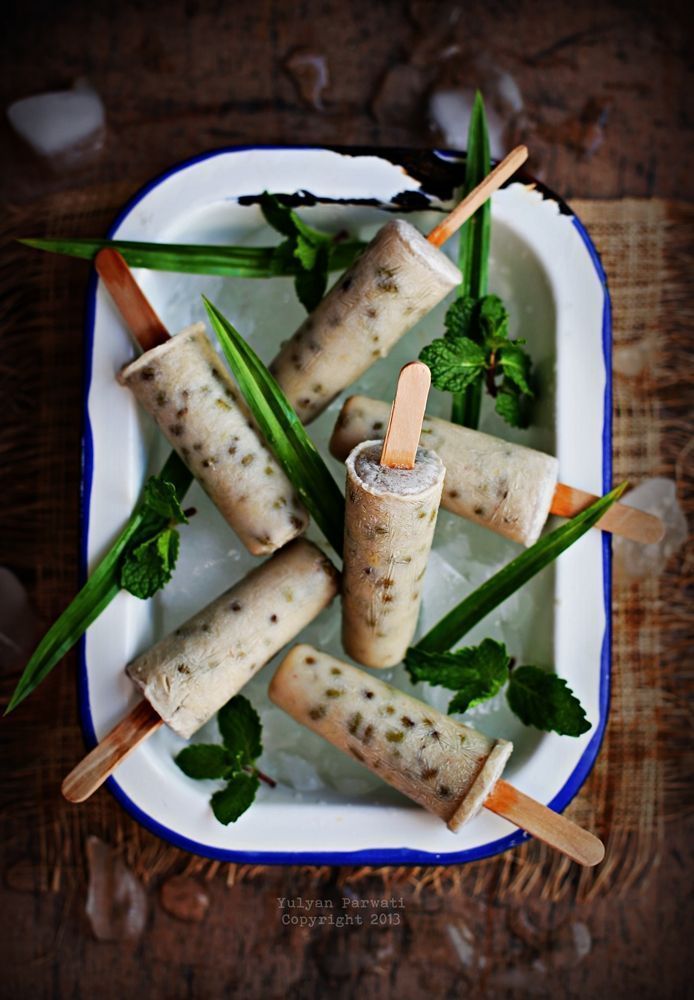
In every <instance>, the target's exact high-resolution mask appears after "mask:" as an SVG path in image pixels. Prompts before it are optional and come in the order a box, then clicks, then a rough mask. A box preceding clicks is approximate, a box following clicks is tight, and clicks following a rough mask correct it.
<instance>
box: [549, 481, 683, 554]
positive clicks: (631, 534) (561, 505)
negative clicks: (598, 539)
mask: <svg viewBox="0 0 694 1000" xmlns="http://www.w3.org/2000/svg"><path fill="white" fill-rule="evenodd" d="M597 499H598V497H596V496H594V495H593V494H592V493H587V492H586V491H585V490H577V489H575V488H574V487H573V486H565V485H564V483H558V484H557V488H556V490H555V491H554V497H553V498H552V506H551V507H550V508H549V510H550V513H551V514H558V515H559V516H560V517H574V515H575V514H580V513H581V511H583V510H585V509H586V507H590V505H591V504H592V503H595V501H596V500H597ZM595 527H596V528H598V529H599V530H600V531H610V532H611V533H612V534H613V535H621V536H622V538H629V539H631V540H632V541H633V542H641V543H642V544H643V545H654V544H655V543H656V542H659V541H660V540H661V539H662V537H663V535H664V534H665V525H664V524H663V522H662V521H661V520H660V518H659V517H656V516H655V514H648V513H647V512H646V511H644V510H638V509H637V508H636V507H630V506H629V505H628V504H626V503H619V502H618V503H615V504H613V505H612V507H610V509H609V510H608V511H607V513H606V514H603V516H602V517H601V518H600V520H599V521H598V523H597V524H596V525H595Z"/></svg>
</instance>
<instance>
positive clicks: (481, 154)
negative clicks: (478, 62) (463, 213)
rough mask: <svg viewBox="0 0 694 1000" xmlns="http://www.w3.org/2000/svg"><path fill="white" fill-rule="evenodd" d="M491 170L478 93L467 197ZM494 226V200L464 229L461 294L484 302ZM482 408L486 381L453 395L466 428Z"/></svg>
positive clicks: (456, 419)
mask: <svg viewBox="0 0 694 1000" xmlns="http://www.w3.org/2000/svg"><path fill="white" fill-rule="evenodd" d="M490 169H491V158H490V155H489V132H488V129H487V118H486V115H485V113H484V101H483V100H482V95H481V94H480V92H479V91H478V92H477V94H476V95H475V102H474V104H473V106H472V115H471V116H470V126H469V129H468V137H467V158H466V161H465V189H464V194H469V192H470V191H472V189H473V188H474V187H477V185H478V184H480V183H481V182H482V181H483V180H484V178H485V177H486V176H487V174H488V173H489V171H490ZM491 227H492V206H491V201H490V200H489V199H487V201H485V203H484V205H482V207H481V208H478V209H477V211H476V212H475V214H474V215H473V216H472V218H471V219H468V221H467V222H466V223H465V225H464V226H463V227H462V229H461V230H460V243H459V248H458V267H459V268H460V270H461V271H462V274H463V280H462V282H461V284H460V286H459V288H458V295H461V296H470V297H471V298H474V299H480V298H482V296H483V295H486V294H487V276H488V271H489V243H490V239H491ZM481 405H482V381H481V380H478V381H477V382H476V383H474V384H473V385H470V386H468V387H467V388H466V389H464V390H463V392H460V393H456V394H455V395H454V396H453V406H452V411H451V420H452V421H453V423H455V424H462V425H463V426H464V427H472V428H476V427H477V425H478V424H479V420H480V408H481Z"/></svg>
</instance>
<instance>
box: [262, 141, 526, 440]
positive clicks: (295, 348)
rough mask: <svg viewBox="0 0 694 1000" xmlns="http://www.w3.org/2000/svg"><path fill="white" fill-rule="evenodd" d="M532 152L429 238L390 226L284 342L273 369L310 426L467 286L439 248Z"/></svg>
mask: <svg viewBox="0 0 694 1000" xmlns="http://www.w3.org/2000/svg"><path fill="white" fill-rule="evenodd" d="M527 156H528V151H527V149H526V148H525V146H518V147H517V148H516V149H514V150H513V151H512V152H511V153H509V155H508V156H507V157H506V158H505V159H504V160H502V162H501V163H500V164H499V165H498V166H497V167H495V169H494V170H493V171H492V172H491V173H490V174H489V176H488V177H486V178H485V180H484V181H483V182H482V184H480V185H479V186H478V187H477V188H475V189H474V191H472V192H470V194H469V195H468V196H467V197H466V198H465V199H464V200H463V201H461V202H460V204H459V205H457V206H456V208H455V210H454V211H453V212H451V213H450V215H448V216H447V217H446V219H444V220H443V221H442V222H441V223H440V224H439V225H438V226H436V228H435V229H434V230H432V232H431V233H430V234H429V236H428V237H425V236H423V235H422V234H421V233H420V232H419V231H418V230H417V229H415V227H414V226H412V225H410V223H408V222H405V221H403V220H401V219H395V220H393V221H391V222H388V223H386V224H385V225H384V226H383V227H382V229H381V230H380V231H379V232H378V233H377V234H376V236H375V237H374V238H373V240H372V241H371V243H370V244H369V245H368V247H367V248H366V250H365V251H364V252H363V254H362V255H361V256H360V257H359V258H358V259H357V260H355V261H354V263H353V264H352V265H351V267H350V268H348V270H347V271H346V272H345V274H344V275H343V276H342V277H341V278H340V279H339V280H338V281H337V282H336V283H335V284H334V285H333V287H332V288H331V289H330V291H329V292H328V294H327V295H326V296H325V298H324V299H323V300H322V302H321V303H320V304H319V305H318V306H317V307H316V309H314V311H313V312H312V313H311V315H310V316H308V317H307V318H306V319H305V320H304V322H303V323H302V325H301V326H300V327H299V329H298V330H297V331H296V333H295V334H294V336H293V337H291V338H290V339H289V340H288V341H287V342H286V343H285V344H284V345H283V346H282V348H281V350H280V352H279V354H278V355H277V357H276V358H275V360H274V361H273V362H272V364H271V366H270V370H271V372H272V374H273V375H274V376H275V378H276V379H277V381H278V382H279V384H280V386H281V387H282V389H283V390H284V393H285V395H286V396H287V398H288V399H289V401H290V403H291V404H292V405H293V407H294V408H295V410H296V412H297V413H298V415H299V417H300V418H301V419H302V420H303V421H304V423H309V422H310V421H311V420H313V419H315V418H316V417H317V416H318V415H319V414H320V413H322V411H323V410H324V409H325V407H326V406H328V404H329V403H330V402H331V401H332V400H333V399H334V398H335V396H337V395H338V394H339V393H340V392H342V390H343V389H345V388H346V387H347V386H349V385H351V384H352V382H354V381H355V380H356V379H357V378H359V376H360V375H362V374H363V373H364V372H365V371H366V369H367V368H369V367H370V366H371V365H372V364H373V363H374V362H375V361H377V360H378V359H379V358H383V357H385V356H386V355H387V354H388V352H389V351H390V350H391V348H392V347H393V345H394V344H395V343H396V342H397V341H398V340H399V339H400V338H401V337H402V336H403V335H404V334H405V333H407V331H408V330H410V329H411V328H412V327H413V326H414V325H415V323H417V322H418V321H419V320H420V319H421V318H422V317H423V316H425V315H426V313H428V312H430V311H431V310H432V309H433V308H434V306H436V305H438V303H439V302H441V300H442V299H443V298H445V296H446V295H447V294H448V293H449V292H450V291H452V289H454V288H455V287H456V285H459V284H460V282H461V280H462V276H461V273H460V271H459V270H458V268H457V267H456V266H455V265H454V264H453V263H452V262H451V260H450V259H449V258H448V257H447V256H446V255H445V254H444V253H443V252H442V251H441V250H439V249H438V248H439V246H440V245H441V244H442V243H443V242H444V241H445V240H447V239H448V238H449V237H450V236H451V235H452V234H453V233H454V232H455V231H456V229H458V228H459V227H460V226H462V225H463V223H464V222H465V221H466V220H467V219H468V218H470V216H471V215H473V214H474V212H475V211H476V210H477V209H478V208H479V207H480V205H481V204H483V203H484V202H485V201H486V199H487V198H488V197H489V196H490V195H491V194H492V193H493V191H495V190H496V189H497V188H499V187H501V185H502V184H503V183H504V182H505V181H506V180H508V178H509V177H510V176H511V175H512V174H514V173H515V172H516V170H518V168H519V167H520V166H521V165H522V164H523V163H524V162H525V160H526V159H527Z"/></svg>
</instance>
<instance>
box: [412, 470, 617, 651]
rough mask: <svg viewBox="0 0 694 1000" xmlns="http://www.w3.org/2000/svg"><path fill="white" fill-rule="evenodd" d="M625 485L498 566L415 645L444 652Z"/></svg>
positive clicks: (581, 530) (582, 532)
mask: <svg viewBox="0 0 694 1000" xmlns="http://www.w3.org/2000/svg"><path fill="white" fill-rule="evenodd" d="M626 486H627V484H626V483H622V484H621V485H619V486H617V487H615V489H613V490H612V491H611V492H610V493H606V494H605V496H604V497H600V499H599V500H596V501H595V503H593V504H591V506H590V507H588V508H587V509H586V510H584V511H582V512H581V513H580V514H577V515H576V516H575V517H572V518H571V520H570V521H569V522H567V524H562V525H561V527H559V528H556V529H555V530H554V531H552V532H550V533H549V535H545V537H544V538H541V539H540V540H539V541H537V542H535V544H534V545H531V546H530V548H529V549H526V551H525V552H522V553H521V554H520V555H519V556H516V558H515V559H513V560H512V561H511V562H510V563H509V564H508V565H507V566H504V568H503V569H500V570H499V572H498V573H495V574H494V576H492V577H491V578H490V579H489V580H487V581H486V582H485V583H483V584H482V586H481V587H478V588H477V590H475V591H473V592H472V594H470V595H469V596H468V597H466V598H465V600H464V601H461V602H460V604H458V605H456V607H455V608H453V610H452V611H449V612H448V614H447V615H445V616H444V617H443V618H442V619H441V621H439V622H437V623H436V625H434V627H433V628H432V629H431V630H430V631H429V632H427V634H426V635H425V636H423V638H421V639H420V640H419V642H418V643H417V645H416V648H417V649H423V650H426V651H427V652H431V653H437V652H445V651H446V650H449V649H451V648H452V647H453V646H455V644H456V643H457V642H459V641H460V640H461V639H462V638H463V636H464V635H465V634H466V633H467V632H469V631H470V629H471V628H472V627H473V626H474V625H476V624H477V623H478V622H479V621H481V620H482V619H483V618H484V617H485V616H486V615H488V614H489V612H490V611H493V610H494V608H496V607H498V605H499V604H501V603H502V601H505V600H506V598H507V597H510V596H511V594H513V593H515V591H516V590H518V588H519V587H522V586H523V584H524V583H527V582H528V580H530V579H531V578H532V577H533V576H535V574H536V573H539V572H540V570H542V569H544V568H545V566H549V564H550V563H551V562H553V561H554V560H555V559H556V558H557V556H559V555H561V553H562V552H564V551H565V550H566V549H568V548H569V546H570V545H573V543H574V542H576V541H578V539H579V538H580V537H581V536H582V535H585V533H586V531H588V530H589V529H590V528H592V527H593V525H594V524H596V523H597V522H598V521H599V520H600V518H601V517H602V516H603V514H604V513H605V511H606V510H608V508H609V507H611V506H612V504H613V503H615V501H617V500H618V499H619V498H620V496H621V495H622V493H623V492H624V490H625V489H626Z"/></svg>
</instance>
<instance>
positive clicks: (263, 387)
mask: <svg viewBox="0 0 694 1000" xmlns="http://www.w3.org/2000/svg"><path fill="white" fill-rule="evenodd" d="M203 301H204V303H205V308H206V309H207V312H208V315H209V317H210V322H211V323H212V327H213V329H214V331H215V333H216V334H217V337H218V338H219V342H220V344H221V345H222V350H223V351H224V356H225V357H226V359H227V362H228V364H229V367H230V368H231V370H232V372H233V374H234V376H235V378H236V381H237V382H238V384H239V388H240V389H241V392H242V393H243V395H244V398H245V400H246V402H247V404H248V406H249V407H250V409H251V412H252V413H253V416H254V417H255V419H256V422H257V424H258V426H259V427H260V430H261V431H262V433H263V435H264V437H265V439H266V441H267V444H268V447H269V448H270V450H271V451H272V452H273V454H274V456H275V458H276V459H277V461H278V462H279V463H280V465H281V466H282V468H283V469H284V471H285V472H286V474H287V476H288V478H289V480H290V482H291V483H292V484H293V486H294V488H295V489H296V491H297V493H298V494H299V496H300V497H301V499H302V501H303V503H304V505H305V507H306V509H307V510H308V511H309V513H310V514H311V516H312V517H313V519H314V521H315V522H316V524H317V525H318V527H319V528H320V529H321V531H322V532H323V534H324V535H325V537H326V538H327V539H328V541H329V542H330V544H331V545H332V547H333V548H334V549H335V551H336V552H337V553H338V555H340V554H341V553H342V540H343V529H344V513H345V501H344V497H343V496H342V493H341V492H340V490H339V488H338V485H337V483H336V482H335V480H334V479H333V477H332V475H331V474H330V470H329V469H328V467H327V465H326V464H325V462H324V461H323V459H322V458H321V456H320V454H319V453H318V450H317V448H316V446H315V445H314V443H313V441H312V440H311V438H310V437H309V435H308V433H307V432H306V429H305V427H304V425H303V424H302V423H301V421H300V420H299V418H298V416H297V415H296V412H295V410H294V408H293V407H292V406H291V404H290V403H289V401H288V400H287V397H286V396H285V395H284V393H283V392H282V390H281V389H280V387H279V385H278V384H277V382H276V381H275V379H274V378H273V377H272V375H271V374H270V372H269V371H268V370H267V368H266V367H265V365H264V364H263V362H262V361H261V360H260V358H259V357H258V355H257V354H256V353H255V351H254V350H253V349H252V348H251V347H250V346H249V344H248V343H247V342H246V341H245V340H244V339H243V337H242V336H241V334H240V333H239V332H238V331H237V330H236V329H235V328H234V327H233V326H232V324H231V323H230V322H229V320H228V319H226V317H225V316H223V315H222V313H221V312H220V311H219V310H218V309H217V308H216V306H214V305H213V304H212V303H211V302H210V301H209V299H206V298H205V296H204V295H203Z"/></svg>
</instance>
